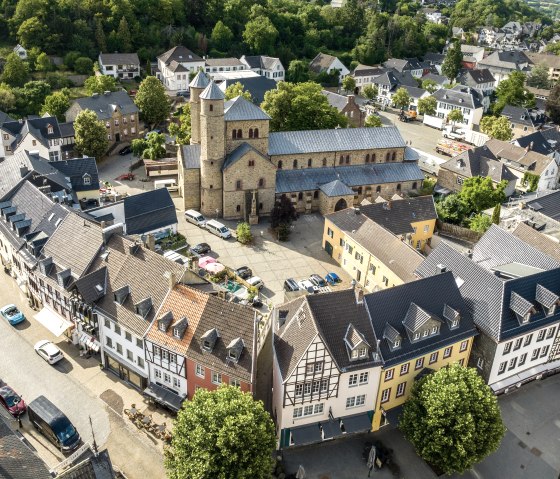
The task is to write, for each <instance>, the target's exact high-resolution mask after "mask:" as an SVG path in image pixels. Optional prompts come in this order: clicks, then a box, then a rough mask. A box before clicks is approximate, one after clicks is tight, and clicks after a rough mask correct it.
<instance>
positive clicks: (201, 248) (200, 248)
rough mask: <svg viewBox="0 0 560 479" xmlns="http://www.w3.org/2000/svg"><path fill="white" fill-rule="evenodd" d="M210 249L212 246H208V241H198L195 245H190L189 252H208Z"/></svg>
mask: <svg viewBox="0 0 560 479" xmlns="http://www.w3.org/2000/svg"><path fill="white" fill-rule="evenodd" d="M210 251H212V248H210V245H209V244H208V243H198V244H197V245H194V246H193V247H191V253H194V254H197V255H203V254H208V253H210Z"/></svg>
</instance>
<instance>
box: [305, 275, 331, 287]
mask: <svg viewBox="0 0 560 479" xmlns="http://www.w3.org/2000/svg"><path fill="white" fill-rule="evenodd" d="M309 281H311V282H312V283H313V284H314V285H315V286H319V288H324V287H325V286H326V285H327V282H326V281H325V280H324V279H323V278H321V276H319V275H318V274H312V275H311V276H309Z"/></svg>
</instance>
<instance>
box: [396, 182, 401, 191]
mask: <svg viewBox="0 0 560 479" xmlns="http://www.w3.org/2000/svg"><path fill="white" fill-rule="evenodd" d="M397 191H401V184H400V183H398V184H397Z"/></svg>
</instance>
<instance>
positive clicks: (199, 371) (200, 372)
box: [195, 364, 204, 378]
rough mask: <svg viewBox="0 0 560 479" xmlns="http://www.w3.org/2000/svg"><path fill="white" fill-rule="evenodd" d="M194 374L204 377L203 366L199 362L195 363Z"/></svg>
mask: <svg viewBox="0 0 560 479" xmlns="http://www.w3.org/2000/svg"><path fill="white" fill-rule="evenodd" d="M195 374H196V375H197V376H198V377H199V378H203V377H204V366H201V365H200V364H197V365H196V371H195Z"/></svg>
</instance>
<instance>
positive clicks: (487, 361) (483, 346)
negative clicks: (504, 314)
mask: <svg viewBox="0 0 560 479" xmlns="http://www.w3.org/2000/svg"><path fill="white" fill-rule="evenodd" d="M497 347H498V345H497V344H496V343H495V342H494V341H493V340H492V339H490V338H489V337H488V336H487V335H486V334H480V335H478V336H477V338H476V341H475V342H474V344H473V348H472V353H471V357H470V361H469V366H470V367H471V368H476V369H477V370H478V373H479V374H480V375H481V376H482V377H483V378H484V381H485V382H486V383H488V379H489V378H490V373H491V372H492V365H493V363H494V356H495V355H496V349H497Z"/></svg>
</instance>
